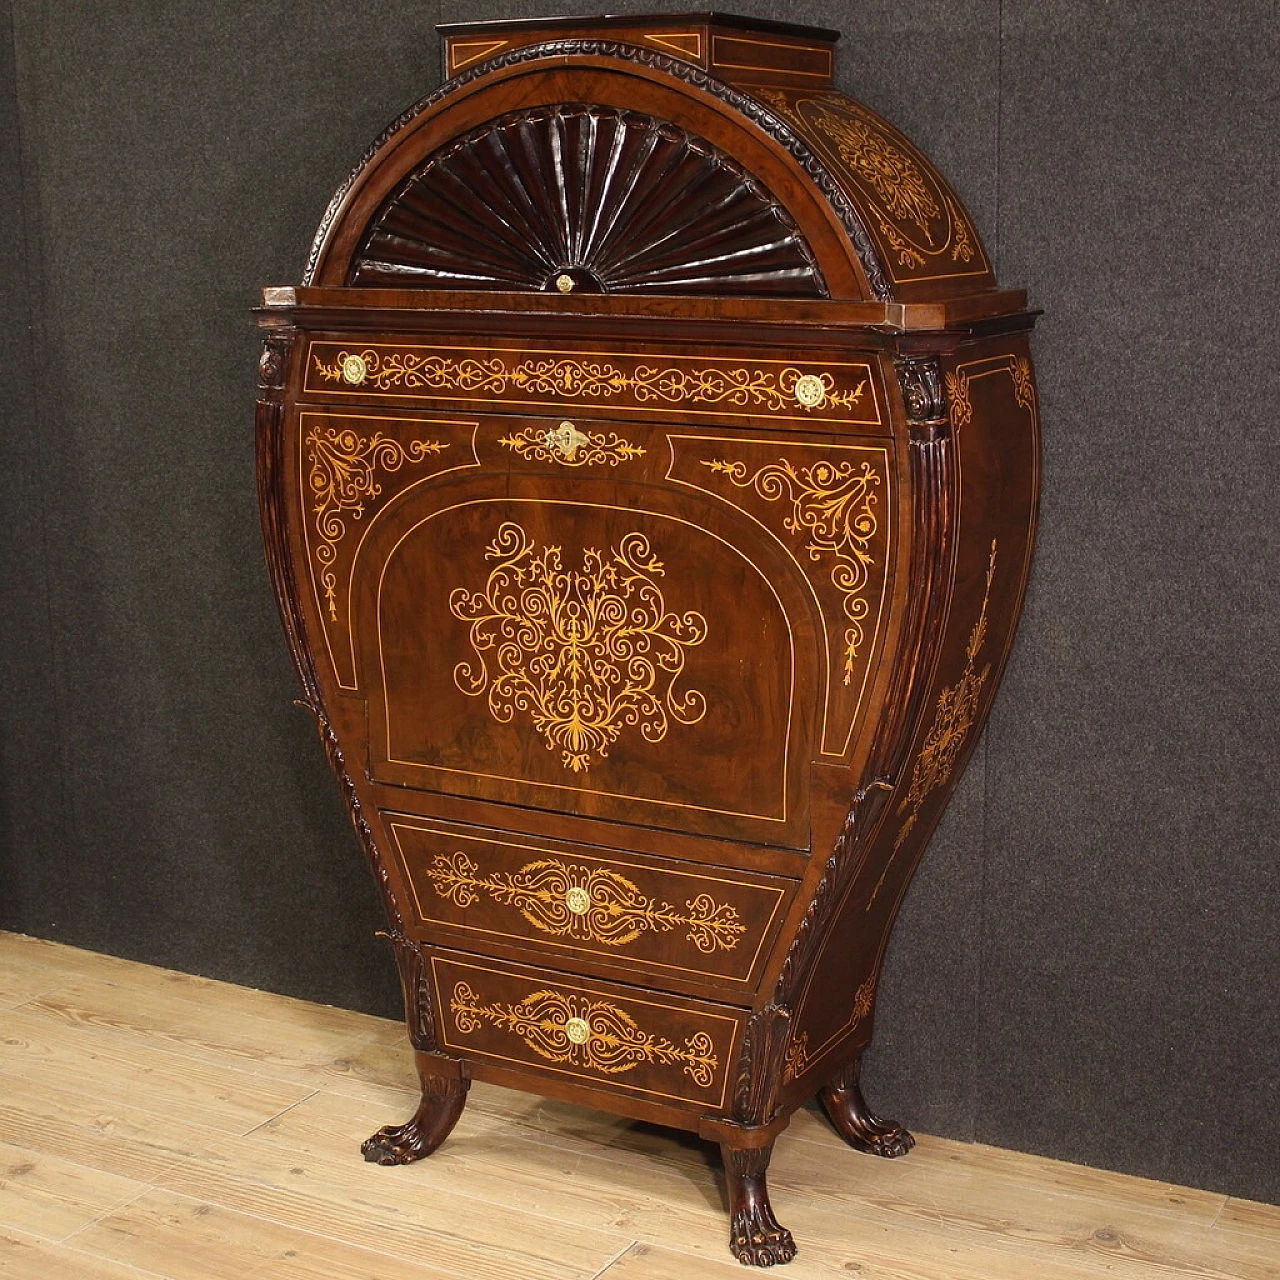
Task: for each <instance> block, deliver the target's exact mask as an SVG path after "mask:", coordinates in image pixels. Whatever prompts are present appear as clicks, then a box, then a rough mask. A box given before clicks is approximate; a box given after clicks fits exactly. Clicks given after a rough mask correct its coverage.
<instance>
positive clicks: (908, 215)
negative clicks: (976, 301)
mask: <svg viewBox="0 0 1280 1280" xmlns="http://www.w3.org/2000/svg"><path fill="white" fill-rule="evenodd" d="M746 87H747V88H748V91H749V92H750V93H751V94H752V95H753V96H754V97H756V98H758V99H759V100H760V101H761V102H764V103H766V104H767V105H768V107H769V108H770V110H771V111H773V112H774V113H775V114H776V115H777V116H778V118H779V119H780V120H782V121H783V122H784V123H785V124H787V125H789V126H790V127H791V128H792V129H794V130H795V131H796V133H797V134H799V136H800V137H801V139H802V140H803V141H804V142H805V143H806V144H808V146H810V147H811V148H812V149H813V150H814V152H816V153H817V155H818V156H820V157H821V159H822V161H823V163H824V164H825V165H826V166H827V167H828V169H829V170H830V172H831V173H832V175H833V176H835V177H836V178H837V179H838V180H839V181H840V183H841V185H842V186H843V187H844V188H845V190H846V191H847V192H848V194H849V196H850V197H851V198H852V199H853V201H854V203H855V204H856V206H857V207H858V209H859V210H860V211H861V212H862V214H863V221H864V223H865V225H866V228H867V230H868V232H869V233H870V235H871V236H872V238H873V240H874V241H875V243H876V247H877V248H878V250H879V256H880V260H881V262H882V263H883V264H884V269H885V271H886V272H887V273H888V274H889V276H890V278H891V279H892V280H893V282H894V283H895V284H898V285H903V284H915V283H928V284H930V285H932V286H934V287H935V289H936V286H938V285H940V284H943V285H945V284H947V283H954V284H956V285H960V286H963V287H964V288H966V289H983V288H990V287H993V286H994V284H995V277H994V276H993V274H992V271H991V264H990V262H989V261H988V259H987V254H986V250H985V249H984V248H983V245H982V240H981V238H980V237H979V235H978V232H977V229H976V228H975V227H974V225H973V222H972V220H971V219H970V218H969V215H968V214H967V213H966V212H965V210H964V208H963V206H962V205H961V204H960V201H959V200H958V199H957V198H956V195H955V193H954V192H953V191H952V190H951V188H950V186H949V185H948V184H947V182H946V180H945V179H944V178H943V177H942V175H941V174H940V173H938V171H937V169H936V168H935V167H934V166H933V164H932V162H931V161H930V160H929V159H928V158H927V157H926V156H925V155H924V154H923V153H922V152H920V151H918V150H917V149H916V147H915V146H913V145H912V143H911V142H910V141H909V140H908V139H907V138H906V137H905V136H904V135H903V134H901V133H900V132H899V131H898V130H897V129H895V128H894V127H893V126H892V125H891V124H890V123H889V122H888V121H887V120H884V119H882V118H881V117H880V116H878V115H876V113H875V112H874V111H871V110H869V109H868V108H867V107H864V106H863V105H862V104H861V103H860V102H855V101H854V100H853V99H852V98H848V97H846V96H845V95H844V94H842V93H836V92H834V91H829V90H828V91H821V92H805V91H803V90H796V89H783V88H779V87H775V86H766V85H764V84H758V85H750V86H746Z"/></svg>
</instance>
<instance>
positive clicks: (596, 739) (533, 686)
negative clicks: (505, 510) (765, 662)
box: [449, 521, 707, 773]
mask: <svg viewBox="0 0 1280 1280" xmlns="http://www.w3.org/2000/svg"><path fill="white" fill-rule="evenodd" d="M485 555H486V558H487V559H490V560H496V561H497V562H498V563H497V564H496V565H495V566H494V568H493V569H492V570H491V571H490V573H489V578H488V581H487V582H486V583H485V586H484V588H483V590H479V591H470V590H468V589H467V588H465V587H458V588H456V589H455V590H454V591H453V592H452V593H451V594H450V596H449V609H450V611H451V612H452V613H453V616H454V617H455V618H458V619H460V620H461V621H463V622H467V623H470V626H471V647H472V649H473V650H474V652H475V661H474V662H460V663H458V665H457V666H456V667H455V668H454V672H453V678H454V682H455V683H456V684H457V686H458V688H459V689H461V690H462V692H463V693H465V694H468V695H469V696H473V697H478V696H479V695H480V694H482V693H486V692H487V694H488V704H489V711H490V713H491V714H492V716H493V718H494V719H495V720H497V721H498V722H499V723H500V724H509V723H510V722H511V721H512V720H513V719H514V718H515V715H516V713H517V712H522V713H524V714H526V715H528V716H529V718H530V719H531V720H532V721H533V725H534V728H536V729H537V731H538V732H539V733H541V734H542V735H543V737H544V739H545V740H546V745H547V750H549V751H552V750H556V749H558V750H559V751H560V753H561V759H562V762H563V764H564V766H565V768H566V769H572V770H573V771H574V772H575V773H582V772H585V771H586V770H587V769H589V768H590V767H591V763H592V758H593V757H599V758H600V759H604V758H606V757H607V756H608V754H609V748H610V747H611V746H612V745H613V744H614V743H615V742H616V741H617V740H618V735H619V734H620V733H621V732H622V730H623V728H624V726H628V725H635V726H638V727H639V729H640V733H641V735H642V736H643V737H644V739H645V740H646V741H647V742H661V741H662V739H663V738H665V737H666V736H667V730H668V728H669V727H670V724H671V721H673V720H674V721H676V722H677V723H679V724H686V725H687V724H696V723H697V722H698V721H699V720H701V719H702V718H703V716H705V715H706V713H707V700H706V698H705V697H704V696H703V695H702V694H701V693H700V692H698V690H696V689H689V690H687V691H686V692H683V693H677V692H676V688H675V685H676V681H677V680H678V679H679V678H680V673H681V672H682V671H683V670H684V662H685V651H686V650H687V649H690V648H692V647H694V646H695V645H699V644H701V643H702V642H703V640H704V639H706V635H707V620H706V618H704V617H703V616H702V614H700V613H697V612H695V611H694V610H692V609H690V610H688V611H686V612H684V613H674V612H672V611H671V610H669V609H668V608H667V604H666V600H665V598H664V597H663V594H662V590H661V588H660V587H659V586H658V583H657V581H656V580H657V579H658V578H660V577H661V576H662V575H663V572H664V570H663V566H662V562H661V561H660V560H659V559H658V558H657V556H655V555H654V554H653V552H652V550H651V549H650V547H649V540H648V539H647V538H646V537H645V536H644V535H643V534H641V533H628V534H626V535H624V536H623V537H622V539H621V540H620V541H619V543H618V545H617V546H616V547H614V548H613V549H612V550H611V551H608V552H602V551H599V550H597V549H596V548H594V547H589V548H587V549H586V550H584V551H583V552H582V568H581V569H576V570H575V569H565V568H564V567H563V565H562V563H561V551H560V548H559V547H543V548H541V549H538V548H537V547H536V546H535V544H534V542H533V540H532V539H531V538H530V537H529V535H528V534H527V533H525V531H524V530H523V529H522V528H521V527H520V526H519V525H518V524H514V523H512V522H510V521H508V522H506V523H504V524H502V525H501V526H500V527H499V529H498V534H497V537H496V538H494V540H493V542H492V543H491V544H490V545H489V547H488V549H487V550H486V552H485Z"/></svg>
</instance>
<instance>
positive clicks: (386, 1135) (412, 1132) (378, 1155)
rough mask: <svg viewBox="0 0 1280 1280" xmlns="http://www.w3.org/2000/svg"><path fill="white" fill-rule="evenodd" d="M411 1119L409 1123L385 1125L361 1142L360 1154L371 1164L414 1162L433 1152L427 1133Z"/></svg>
mask: <svg viewBox="0 0 1280 1280" xmlns="http://www.w3.org/2000/svg"><path fill="white" fill-rule="evenodd" d="M415 1120H416V1117H415V1118H414V1120H410V1121H409V1123H408V1124H388V1125H384V1126H383V1127H382V1128H381V1129H379V1130H378V1132H377V1133H375V1134H374V1135H373V1137H371V1138H366V1139H365V1140H364V1141H363V1142H362V1143H361V1144H360V1154H361V1155H363V1156H364V1158H365V1159H366V1160H368V1161H369V1163H370V1164H412V1163H413V1162H414V1161H415V1160H421V1159H422V1157H423V1156H427V1155H430V1154H431V1150H432V1149H431V1148H429V1147H428V1146H427V1142H426V1134H425V1133H424V1132H423V1131H422V1128H421V1127H420V1126H419V1125H417V1124H416V1123H415Z"/></svg>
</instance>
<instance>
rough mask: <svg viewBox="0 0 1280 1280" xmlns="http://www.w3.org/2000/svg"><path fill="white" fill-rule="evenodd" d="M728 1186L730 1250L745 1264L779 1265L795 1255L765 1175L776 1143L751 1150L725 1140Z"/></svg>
mask: <svg viewBox="0 0 1280 1280" xmlns="http://www.w3.org/2000/svg"><path fill="white" fill-rule="evenodd" d="M720 1150H721V1152H722V1153H723V1155H724V1173H725V1181H726V1182H727V1183H728V1186H729V1249H730V1252H732V1254H733V1256H734V1257H735V1258H737V1260H738V1261H739V1262H740V1263H742V1265H743V1266H744V1267H776V1266H780V1265H781V1264H782V1263H784V1262H790V1261H791V1259H792V1258H794V1257H795V1256H796V1242H795V1241H794V1240H793V1239H792V1237H791V1232H790V1231H788V1230H787V1229H786V1227H780V1226H779V1225H778V1220H777V1218H775V1217H774V1216H773V1209H772V1207H771V1206H770V1204H769V1188H768V1186H767V1184H766V1182H765V1174H766V1172H767V1170H768V1168H769V1157H770V1156H771V1155H772V1154H773V1143H772V1142H770V1143H769V1144H768V1145H767V1146H763V1147H755V1148H749V1149H745V1150H744V1149H742V1148H735V1147H730V1146H729V1145H728V1144H727V1143H722V1144H721V1147H720Z"/></svg>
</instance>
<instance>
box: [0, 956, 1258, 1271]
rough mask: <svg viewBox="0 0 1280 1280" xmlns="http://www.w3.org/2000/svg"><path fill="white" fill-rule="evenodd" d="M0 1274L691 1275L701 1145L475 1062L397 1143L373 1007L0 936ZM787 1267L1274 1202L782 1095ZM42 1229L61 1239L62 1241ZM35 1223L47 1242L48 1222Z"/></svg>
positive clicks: (870, 1259) (1254, 1255)
mask: <svg viewBox="0 0 1280 1280" xmlns="http://www.w3.org/2000/svg"><path fill="white" fill-rule="evenodd" d="M0 1006H8V1007H7V1008H6V1010H5V1012H4V1013H3V1014H2V1015H0V1144H2V1145H0V1274H3V1275H4V1276H5V1277H6V1280H7V1277H8V1275H10V1274H13V1275H14V1276H15V1277H26V1276H32V1277H34V1276H40V1277H41V1278H42V1280H43V1277H46V1276H49V1277H57V1280H90V1278H91V1277H92V1278H100V1280H126V1278H127V1277H132V1278H133V1280H146V1278H147V1277H152V1280H154V1278H155V1277H162V1278H163V1280H231V1278H232V1277H234V1280H242V1278H243V1277H246V1276H251V1277H253V1280H277V1277H278V1278H279V1280H285V1278H286V1277H287V1278H288V1280H319V1278H320V1277H322V1276H323V1277H325V1280H328V1278H329V1277H331V1276H332V1277H336V1276H343V1277H347V1276H353V1277H356V1280H360V1277H364V1276H368V1277H370V1278H372V1277H374V1276H378V1277H385V1276H389V1275H395V1276H397V1277H399V1276H406V1277H409V1280H452V1278H453V1277H467V1280H508V1277H510V1278H512V1280H515V1278H516V1277H519V1280H525V1278H526V1277H528V1278H530V1280H560V1278H561V1277H564V1278H565V1280H578V1278H579V1277H581V1280H590V1278H591V1277H595V1276H598V1275H599V1276H603V1277H606V1280H695V1278H696V1280H716V1277H719V1276H722V1275H723V1276H724V1277H725V1278H726V1280H727V1277H728V1276H729V1275H730V1274H732V1275H742V1274H743V1273H742V1270H741V1268H740V1267H738V1266H737V1265H736V1264H735V1263H734V1262H733V1260H732V1258H731V1257H730V1255H729V1253H728V1251H727V1248H726V1238H727V1233H728V1223H727V1213H726V1207H725V1190H724V1181H723V1174H722V1172H721V1171H720V1168H719V1161H718V1157H717V1153H716V1152H715V1150H714V1149H713V1148H712V1147H710V1146H709V1145H708V1144H706V1143H703V1142H700V1141H699V1140H697V1139H696V1138H693V1137H691V1136H690V1135H687V1134H679V1133H676V1132H674V1131H672V1130H668V1129H663V1128H660V1127H658V1126H654V1125H645V1124H637V1123H634V1122H631V1121H627V1120H624V1119H621V1118H619V1117H616V1116H612V1115H609V1114H606V1113H603V1112H597V1111H592V1110H589V1109H586V1108H581V1107H574V1106H571V1105H569V1104H565V1103H558V1102H553V1101H548V1100H545V1099H541V1098H537V1097H534V1096H532V1095H528V1094H522V1093H519V1092H516V1091H513V1090H508V1089H501V1088H497V1087H494V1086H489V1085H483V1084H476V1085H474V1086H473V1088H472V1090H471V1093H470V1096H469V1101H468V1105H467V1108H466V1110H465V1111H464V1113H463V1116H462V1119H461V1121H460V1122H459V1124H458V1126H457V1128H456V1129H455V1130H454V1133H453V1135H452V1137H451V1138H450V1140H449V1141H448V1142H447V1143H446V1144H445V1145H444V1146H443V1147H442V1148H441V1149H440V1150H439V1151H438V1152H436V1153H435V1154H434V1155H433V1156H432V1157H431V1158H430V1159H429V1160H426V1161H422V1162H419V1163H417V1164H414V1165H411V1166H408V1167H406V1168H394V1169H384V1168H379V1167H377V1166H373V1165H368V1164H365V1163H364V1161H363V1160H362V1159H361V1158H360V1155H359V1144H360V1141H361V1140H362V1139H363V1138H365V1137H367V1136H368V1135H369V1134H370V1133H371V1132H372V1131H373V1130H374V1129H376V1128H377V1127H379V1126H381V1125H383V1124H386V1123H389V1122H396V1121H400V1120H403V1119H405V1118H407V1116H408V1115H409V1114H410V1112H411V1110H412V1108H413V1106H414V1103H415V1100H416V1092H417V1090H416V1080H415V1077H414V1072H413V1058H412V1052H411V1050H410V1048H409V1046H408V1043H407V1039H406V1036H405V1032H404V1028H403V1026H402V1025H401V1024H399V1023H393V1022H388V1021H385V1020H380V1019H373V1018H369V1017H368V1016H366V1015H361V1014H354V1013H351V1014H349V1013H346V1012H345V1011H343V1010H339V1009H331V1008H327V1007H322V1006H313V1005H309V1004H306V1003H305V1002H302V1001H297V1000H291V999H288V998H286V997H282V996H275V995H271V994H269V993H264V992H255V991H245V990H242V989H240V988H236V987H233V986H229V985H227V984H224V983H217V982H213V981H211V980H209V979H203V978H191V977H189V976H187V975H183V974H175V973H173V972H171V971H167V970H160V969H150V968H148V967H147V966H143V965H137V964H135V963H133V962H130V961H122V960H115V959H112V958H110V957H97V956H94V955H92V954H91V953H88V952H80V951H75V950H73V949H71V948H66V947H62V946H59V945H58V944H53V943H46V942H38V941H36V940H32V939H23V938H16V937H14V936H13V935H5V934H3V933H0ZM770 1183H771V1188H772V1191H773V1200H774V1205H775V1208H776V1210H777V1212H778V1215H779V1217H780V1218H781V1219H782V1221H783V1222H785V1223H786V1224H787V1226H789V1227H790V1228H791V1229H792V1230H793V1231H794V1232H795V1233H796V1235H797V1237H798V1240H799V1245H800V1254H799V1256H798V1258H797V1259H796V1260H795V1262H793V1263H792V1264H791V1265H790V1266H789V1267H788V1268H787V1271H786V1272H784V1273H782V1274H783V1275H785V1276H788V1277H790V1280H816V1278H817V1277H831V1276H835V1275H849V1276H857V1277H858V1280H1094V1278H1095V1277H1107V1278H1108V1280H1184V1278H1185V1280H1191V1278H1195V1280H1276V1278H1277V1277H1278V1276H1280V1266H1278V1265H1277V1259H1280V1208H1277V1207H1275V1206H1270V1205H1260V1204H1254V1203H1251V1202H1249V1201H1242V1200H1234V1199H1228V1198H1227V1197H1225V1196H1223V1195H1221V1194H1217V1193H1212V1192H1206V1191H1196V1190H1192V1189H1190V1188H1185V1187H1176V1186H1171V1185H1168V1184H1165V1183H1160V1182H1156V1181H1151V1180H1147V1179H1139V1178H1130V1177H1127V1176H1125V1175H1123V1174H1117V1173H1109V1172H1106V1171H1101V1170H1094V1169H1086V1168H1083V1167H1081V1166H1077V1165H1070V1164H1065V1163H1062V1162H1060V1161H1051V1160H1044V1159H1042V1158H1040V1157H1036V1156H1029V1155H1022V1154H1019V1153H1016V1152H1009V1151H1000V1150H996V1149H994V1148H990V1147H982V1146H976V1145H969V1144H964V1143H956V1142H948V1141H945V1140H943V1139H937V1138H931V1137H928V1136H927V1135H925V1136H921V1138H920V1142H919V1145H918V1146H917V1148H916V1150H915V1151H914V1152H913V1153H912V1154H911V1155H910V1156H909V1157H907V1158H906V1159H904V1160H899V1161H884V1160H876V1159H874V1158H872V1157H867V1156H860V1155H858V1154H857V1153H854V1152H852V1151H850V1150H849V1149H848V1148H847V1147H845V1146H844V1145H843V1144H842V1143H841V1142H840V1141H839V1139H838V1138H837V1137H836V1135H835V1134H834V1132H833V1131H832V1130H831V1128H830V1126H829V1125H828V1124H827V1123H826V1121H825V1119H823V1118H822V1117H821V1116H820V1115H818V1114H817V1113H816V1112H815V1111H813V1110H810V1109H805V1110H802V1111H801V1112H800V1113H798V1114H797V1115H796V1117H795V1118H794V1120H793V1123H792V1125H791V1127H790V1129H789V1130H788V1131H787V1132H785V1133H784V1134H783V1135H782V1136H781V1137H780V1138H779V1140H778V1144H777V1147H776V1149H775V1154H774V1160H773V1165H772V1167H771V1170H770ZM64 1237H65V1239H64ZM58 1241H62V1242H61V1243H58Z"/></svg>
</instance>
